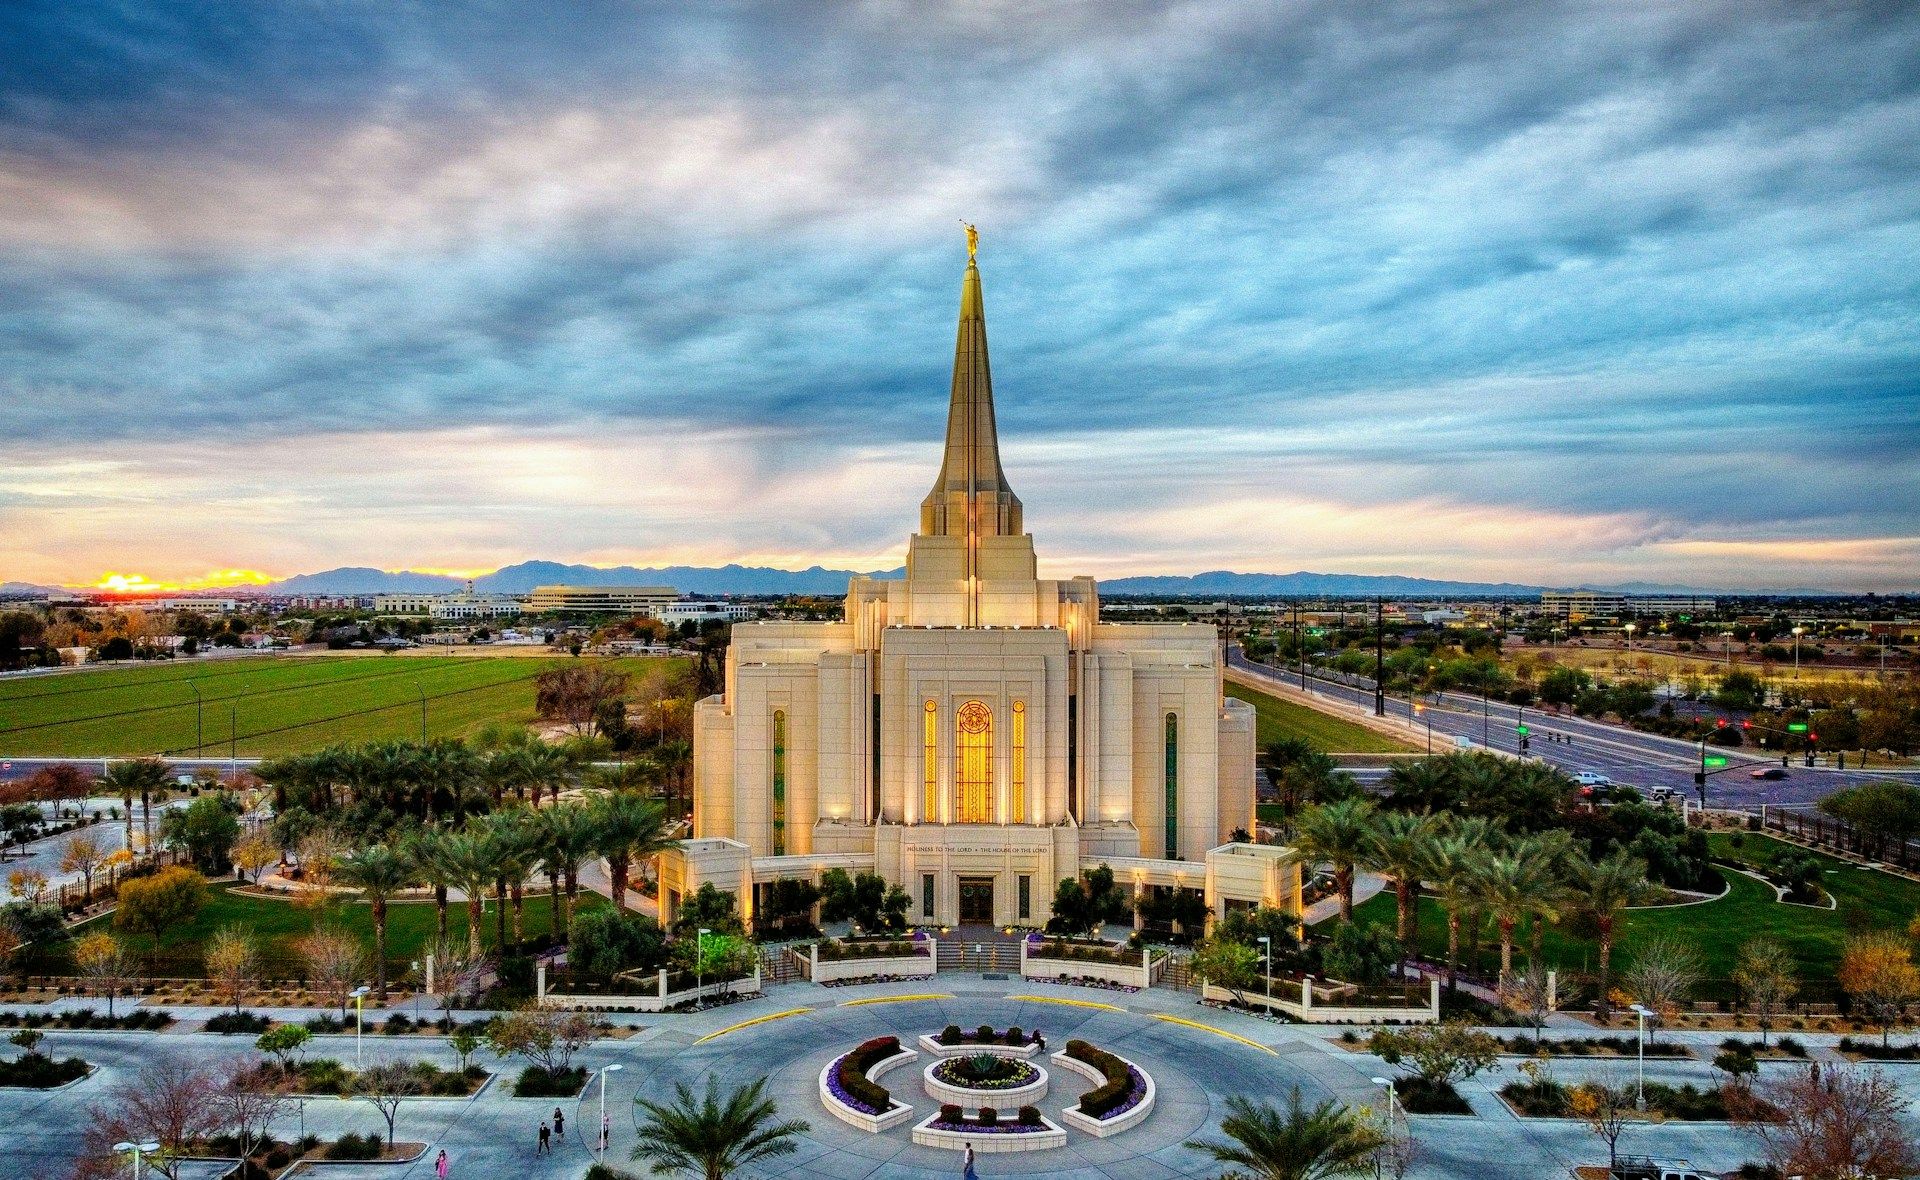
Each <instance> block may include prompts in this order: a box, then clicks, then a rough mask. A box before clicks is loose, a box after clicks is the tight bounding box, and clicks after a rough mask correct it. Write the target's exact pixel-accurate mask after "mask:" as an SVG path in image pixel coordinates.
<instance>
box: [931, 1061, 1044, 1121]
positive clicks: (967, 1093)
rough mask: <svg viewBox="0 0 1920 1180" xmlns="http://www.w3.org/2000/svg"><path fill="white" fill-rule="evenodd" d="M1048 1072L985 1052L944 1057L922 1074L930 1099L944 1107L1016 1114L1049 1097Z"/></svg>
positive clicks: (1025, 1063) (1027, 1063) (1024, 1062)
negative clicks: (1024, 1107) (993, 1110)
mask: <svg viewBox="0 0 1920 1180" xmlns="http://www.w3.org/2000/svg"><path fill="white" fill-rule="evenodd" d="M1047 1081H1048V1078H1047V1071H1046V1070H1044V1069H1041V1068H1040V1067H1039V1066H1037V1065H1034V1064H1032V1063H1030V1062H1027V1061H1023V1060H1021V1059H1020V1058H1018V1057H1009V1056H1004V1055H1002V1054H998V1053H990V1052H985V1051H980V1052H975V1053H971V1054H968V1055H965V1056H960V1057H942V1058H940V1059H939V1060H937V1061H935V1062H933V1063H932V1064H931V1065H928V1066H927V1067H926V1069H925V1070H923V1071H922V1082H923V1084H924V1085H925V1087H926V1091H927V1096H928V1097H930V1098H932V1099H933V1100H934V1101H936V1102H938V1103H940V1104H941V1105H943V1106H947V1105H952V1106H960V1107H963V1108H965V1109H968V1110H977V1109H980V1108H983V1107H989V1106H991V1107H994V1108H996V1109H1001V1110H1013V1109H1017V1108H1019V1107H1022V1106H1026V1105H1029V1104H1031V1103H1034V1102H1038V1101H1040V1100H1041V1099H1042V1098H1045V1097H1046V1096H1047Z"/></svg>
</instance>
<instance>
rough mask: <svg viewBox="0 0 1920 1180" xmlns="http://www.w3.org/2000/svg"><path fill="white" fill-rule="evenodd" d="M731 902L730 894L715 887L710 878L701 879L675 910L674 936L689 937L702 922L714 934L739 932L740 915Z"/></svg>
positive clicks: (732, 898) (740, 929) (732, 901)
mask: <svg viewBox="0 0 1920 1180" xmlns="http://www.w3.org/2000/svg"><path fill="white" fill-rule="evenodd" d="M735 904H736V903H735V901H734V897H733V894H731V893H729V892H727V891H726V890H724V889H716V888H715V887H714V884H713V882H711V881H703V882H701V884H700V888H698V889H696V890H694V891H693V892H692V893H689V894H688V895H687V896H686V898H685V899H683V900H682V901H681V903H680V908H679V909H678V910H677V911H675V913H674V915H673V933H674V936H675V937H677V938H687V937H690V936H691V935H692V934H693V933H694V932H695V931H696V930H699V929H700V928H701V927H703V926H704V927H705V928H707V929H708V930H711V931H713V932H714V933H716V934H739V933H742V930H743V928H742V927H741V925H740V915H739V914H738V913H736V912H735V910H734V906H735Z"/></svg>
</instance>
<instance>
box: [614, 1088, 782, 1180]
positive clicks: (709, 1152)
mask: <svg viewBox="0 0 1920 1180" xmlns="http://www.w3.org/2000/svg"><path fill="white" fill-rule="evenodd" d="M766 1090H767V1079H765V1078H760V1079H759V1080H757V1081H754V1082H750V1083H748V1084H747V1085H745V1086H741V1087H738V1088H737V1089H734V1090H730V1091H728V1092H727V1093H725V1094H722V1093H721V1091H720V1082H719V1079H717V1078H715V1077H712V1076H709V1077H708V1078H707V1088H706V1093H705V1094H704V1095H702V1096H699V1097H696V1096H695V1095H694V1093H693V1090H692V1088H691V1087H689V1086H688V1085H687V1084H686V1083H685V1082H676V1083H674V1096H673V1099H672V1100H671V1101H668V1102H652V1101H649V1100H647V1099H645V1098H638V1099H635V1101H636V1102H638V1103H639V1106H640V1110H641V1113H642V1115H643V1117H642V1119H641V1121H640V1126H639V1133H640V1142H639V1145H638V1146H636V1147H635V1148H634V1149H633V1157H634V1158H635V1159H638V1160H644V1161H646V1162H647V1163H648V1164H651V1165H652V1166H653V1170H654V1171H656V1172H658V1171H667V1172H691V1173H694V1174H696V1175H698V1176H701V1177H703V1178H704V1180H726V1178H727V1177H729V1176H738V1175H742V1174H744V1173H745V1171H746V1170H747V1169H748V1168H749V1167H751V1166H752V1165H754V1164H757V1163H760V1162H761V1161H763V1160H770V1159H775V1158H778V1157H780V1156H784V1155H792V1154H793V1153H794V1152H795V1151H797V1150H798V1149H799V1144H798V1142H796V1139H797V1137H798V1136H800V1135H803V1134H805V1133H806V1132H807V1129H808V1128H807V1124H806V1123H805V1122H804V1121H802V1120H800V1119H794V1120H791V1121H788V1122H776V1121H775V1120H776V1118H777V1116H778V1114H779V1109H778V1107H777V1106H776V1105H775V1104H774V1101H773V1099H771V1098H769V1097H767V1094H766Z"/></svg>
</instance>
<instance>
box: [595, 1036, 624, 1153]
mask: <svg viewBox="0 0 1920 1180" xmlns="http://www.w3.org/2000/svg"><path fill="white" fill-rule="evenodd" d="M621 1068H624V1067H623V1066H621V1064H620V1063H619V1062H617V1061H616V1062H614V1063H613V1064H611V1065H604V1066H601V1067H600V1159H601V1160H602V1161H605V1160H606V1158H607V1075H608V1074H610V1073H613V1072H614V1071H615V1070H618V1069H621Z"/></svg>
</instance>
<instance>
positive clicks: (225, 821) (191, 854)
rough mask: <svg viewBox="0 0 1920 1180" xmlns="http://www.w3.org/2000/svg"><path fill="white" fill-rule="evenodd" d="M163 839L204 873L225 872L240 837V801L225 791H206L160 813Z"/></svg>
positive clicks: (169, 846)
mask: <svg viewBox="0 0 1920 1180" xmlns="http://www.w3.org/2000/svg"><path fill="white" fill-rule="evenodd" d="M160 839H161V841H162V842H163V843H165V844H166V846H167V847H168V848H171V849H173V850H174V851H176V852H180V853H183V854H185V855H186V856H187V857H188V858H189V859H190V860H192V861H193V863H194V865H195V866H196V867H197V868H199V869H200V871H201V872H204V873H223V872H226V871H227V868H228V856H229V854H230V853H232V851H233V845H234V842H235V841H236V840H238V839H240V804H239V803H238V802H237V801H236V800H234V799H233V798H232V797H231V796H229V795H227V794H226V793H225V792H214V793H208V794H203V795H201V796H200V797H199V798H197V799H195V800H194V801H193V802H191V803H189V804H187V805H186V806H185V807H177V808H175V809H173V810H172V811H168V812H164V813H162V815H161V816H160Z"/></svg>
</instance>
